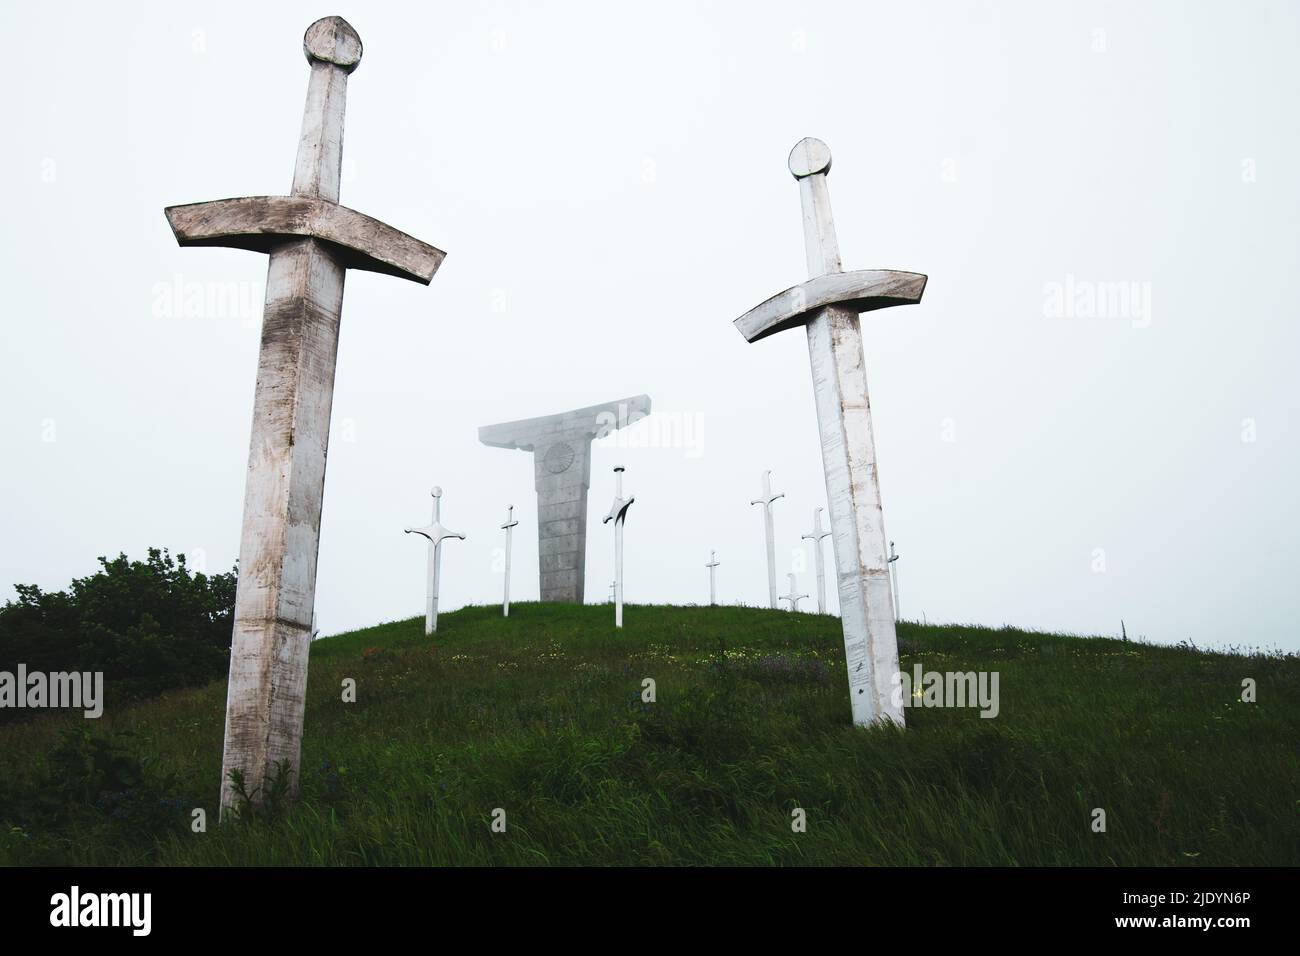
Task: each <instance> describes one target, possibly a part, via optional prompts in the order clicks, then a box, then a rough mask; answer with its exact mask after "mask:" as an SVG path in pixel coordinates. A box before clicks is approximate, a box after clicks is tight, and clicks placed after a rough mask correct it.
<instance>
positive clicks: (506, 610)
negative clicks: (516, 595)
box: [501, 505, 519, 617]
mask: <svg viewBox="0 0 1300 956" xmlns="http://www.w3.org/2000/svg"><path fill="white" fill-rule="evenodd" d="M517 524H519V522H518V521H516V520H515V506H514V505H507V506H506V521H505V524H503V525H502V526H501V527H502V529H503V530H504V531H505V533H506V593H505V598H504V600H503V601H502V604H501V616H502V617H509V616H510V536H511V532H512V530H513V529H514V527H515V525H517Z"/></svg>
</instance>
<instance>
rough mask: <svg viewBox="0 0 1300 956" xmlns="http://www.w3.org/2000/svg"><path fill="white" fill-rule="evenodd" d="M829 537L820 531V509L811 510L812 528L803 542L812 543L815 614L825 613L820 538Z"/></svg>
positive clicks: (826, 532) (824, 574)
mask: <svg viewBox="0 0 1300 956" xmlns="http://www.w3.org/2000/svg"><path fill="white" fill-rule="evenodd" d="M829 535H830V531H823V530H822V509H821V508H814V509H813V527H812V530H811V531H809V532H808V533H807V534H806V535H804V536H803V539H802V540H804V541H812V546H813V555H814V563H815V564H816V566H817V613H818V614H825V613H826V561H825V559H824V558H823V556H822V538H825V537H827V536H829Z"/></svg>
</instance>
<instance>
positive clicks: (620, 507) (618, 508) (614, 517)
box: [600, 496, 636, 524]
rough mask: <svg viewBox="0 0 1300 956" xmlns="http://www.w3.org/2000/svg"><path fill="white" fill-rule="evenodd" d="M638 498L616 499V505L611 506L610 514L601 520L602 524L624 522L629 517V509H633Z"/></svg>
mask: <svg viewBox="0 0 1300 956" xmlns="http://www.w3.org/2000/svg"><path fill="white" fill-rule="evenodd" d="M634 501H636V497H635V496H633V497H631V498H619V497H615V498H614V503H613V504H612V505H610V508H609V514H607V515H605V517H603V518H601V519H600V523H601V524H609V523H610V522H611V521H623V520H625V519H626V517H627V509H628V508H630V507H632V502H634Z"/></svg>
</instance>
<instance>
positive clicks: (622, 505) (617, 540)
mask: <svg viewBox="0 0 1300 956" xmlns="http://www.w3.org/2000/svg"><path fill="white" fill-rule="evenodd" d="M623 471H624V469H623V466H622V465H619V466H618V467H616V468H615V469H614V482H615V489H614V503H613V504H612V505H610V508H609V514H607V515H605V517H604V518H602V519H601V524H609V523H610V522H611V521H612V522H614V626H615V627H622V626H623V523H624V522H625V521H626V520H627V509H628V508H630V507H632V502H634V501H636V499H635V498H624V497H623Z"/></svg>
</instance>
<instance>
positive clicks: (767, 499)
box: [749, 468, 785, 611]
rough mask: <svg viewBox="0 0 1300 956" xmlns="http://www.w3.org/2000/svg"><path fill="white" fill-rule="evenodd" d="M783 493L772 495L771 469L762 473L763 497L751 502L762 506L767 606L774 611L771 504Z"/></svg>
mask: <svg viewBox="0 0 1300 956" xmlns="http://www.w3.org/2000/svg"><path fill="white" fill-rule="evenodd" d="M784 497H785V492H784V491H783V492H781V493H780V494H779V495H774V494H772V469H770V468H769V469H768V470H767V471H765V472H763V496H762V497H761V498H755V499H754V500H753V501H751V502H750V503H749V504H750V507H753V506H754V505H762V506H763V540H764V542H765V544H766V545H767V606H768V607H770V608H771V609H772V610H774V611H775V610H776V532H775V529H774V526H773V523H772V502H774V501H776V499H778V498H784Z"/></svg>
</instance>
